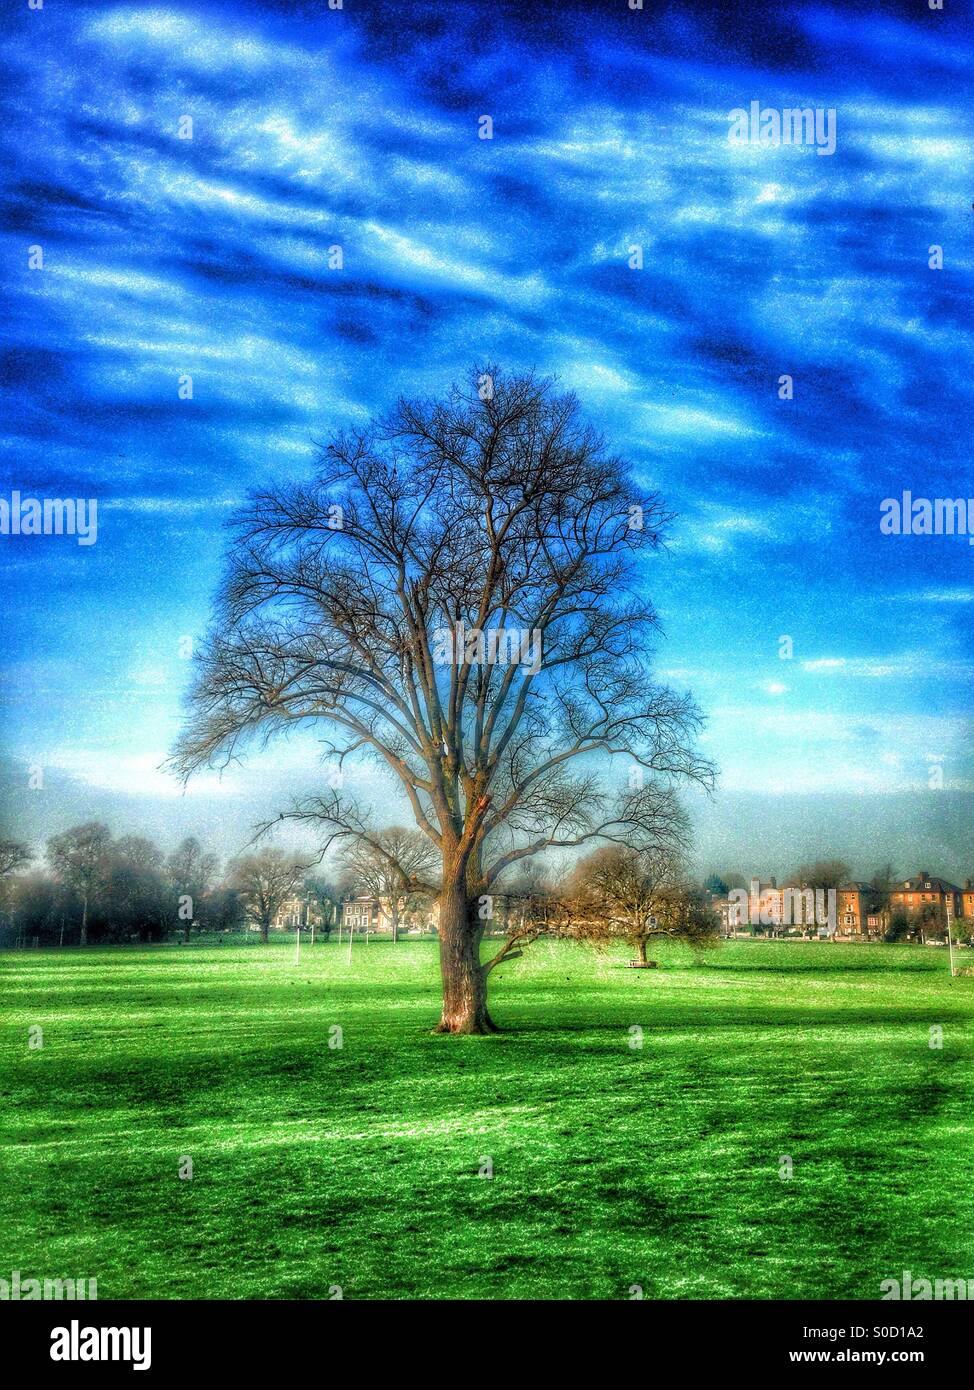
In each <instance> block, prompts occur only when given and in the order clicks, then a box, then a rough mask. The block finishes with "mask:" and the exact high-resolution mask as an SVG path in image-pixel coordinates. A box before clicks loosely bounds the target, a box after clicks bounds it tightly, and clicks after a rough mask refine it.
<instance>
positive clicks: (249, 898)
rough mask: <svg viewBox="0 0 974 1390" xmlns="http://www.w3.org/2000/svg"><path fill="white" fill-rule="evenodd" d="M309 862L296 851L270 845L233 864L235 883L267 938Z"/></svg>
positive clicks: (249, 913) (248, 910)
mask: <svg viewBox="0 0 974 1390" xmlns="http://www.w3.org/2000/svg"><path fill="white" fill-rule="evenodd" d="M306 868H307V865H306V864H304V863H302V861H301V860H300V859H299V858H298V857H297V856H296V855H294V854H286V853H285V852H284V850H281V849H275V848H273V847H268V848H265V849H262V850H260V851H259V852H258V853H257V854H245V855H243V856H242V857H241V858H240V859H237V860H235V861H234V863H233V864H232V865H231V866H230V877H231V882H232V884H233V886H234V887H235V888H236V889H237V891H238V892H239V894H240V896H241V898H242V899H243V902H244V906H245V907H246V910H247V916H248V917H249V918H250V920H251V921H252V922H256V924H257V926H259V927H260V935H261V940H262V941H267V939H268V936H269V934H270V927H271V922H272V921H273V920H274V918H275V917H276V916H277V914H278V912H279V911H280V910H281V907H282V906H283V905H284V903H285V902H286V901H287V899H288V898H289V897H290V896H291V894H292V893H293V892H294V890H295V888H297V886H298V884H299V883H300V882H301V879H302V876H303V875H304V872H305V869H306Z"/></svg>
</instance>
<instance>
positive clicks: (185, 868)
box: [166, 835, 218, 941]
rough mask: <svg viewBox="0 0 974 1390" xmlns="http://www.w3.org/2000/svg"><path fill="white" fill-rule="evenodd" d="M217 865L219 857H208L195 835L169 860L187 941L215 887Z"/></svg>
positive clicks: (168, 865)
mask: <svg viewBox="0 0 974 1390" xmlns="http://www.w3.org/2000/svg"><path fill="white" fill-rule="evenodd" d="M217 866H218V865H217V858H216V855H215V854H208V853H207V852H206V851H205V850H204V849H203V846H202V845H201V844H200V842H199V840H198V839H197V838H196V836H195V835H187V836H186V838H185V839H184V840H181V841H180V842H179V844H178V845H177V846H176V848H175V849H174V850H173V852H172V854H170V856H169V858H168V859H167V860H166V876H167V878H168V880H169V885H170V887H171V889H172V891H173V893H174V894H175V895H176V896H177V898H178V899H179V901H178V903H177V905H176V915H177V918H179V919H180V920H182V922H183V924H184V925H183V939H184V940H185V941H189V930H190V927H191V926H192V925H193V922H194V920H195V918H196V914H197V913H198V911H199V908H200V904H201V903H202V901H203V898H204V897H205V895H206V894H207V893H208V892H209V891H210V889H211V888H212V887H213V881H214V879H215V878H216V871H217Z"/></svg>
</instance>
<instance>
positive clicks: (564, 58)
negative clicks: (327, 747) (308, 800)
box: [0, 0, 974, 876]
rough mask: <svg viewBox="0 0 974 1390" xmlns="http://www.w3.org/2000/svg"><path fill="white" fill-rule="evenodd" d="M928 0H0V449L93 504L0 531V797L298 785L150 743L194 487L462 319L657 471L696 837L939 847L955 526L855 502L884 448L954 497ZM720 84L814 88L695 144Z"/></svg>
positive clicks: (737, 100) (195, 545)
mask: <svg viewBox="0 0 974 1390" xmlns="http://www.w3.org/2000/svg"><path fill="white" fill-rule="evenodd" d="M946 5H947V7H946V9H945V11H943V12H936V11H929V10H927V9H926V8H924V7H922V6H921V5H920V4H918V3H917V4H909V5H905V4H904V5H888V6H883V5H868V4H866V5H862V6H857V7H852V6H848V5H847V6H843V7H841V8H838V9H829V8H824V7H818V6H815V5H808V4H802V5H795V6H788V5H763V4H759V5H749V6H747V7H746V18H744V17H742V13H741V12H737V13H734V9H733V8H731V9H728V11H727V12H723V11H721V10H720V9H713V10H711V11H710V12H709V13H704V12H702V10H701V8H700V7H699V6H691V5H688V4H682V5H671V6H662V7H661V6H659V5H658V4H656V3H652V0H650V2H649V3H647V8H646V10H645V11H643V12H638V11H636V12H631V11H629V10H628V8H627V7H626V5H625V4H624V3H622V0H620V3H619V4H605V5H596V4H589V5H586V6H583V7H573V6H572V5H558V6H548V7H541V6H539V7H535V8H534V9H532V11H531V13H532V15H533V16H534V18H530V19H529V18H525V17H519V16H518V7H514V6H510V7H509V6H505V5H499V4H478V5H473V4H469V5H454V6H451V5H444V4H432V3H431V4H428V5H423V4H419V3H412V4H400V3H397V4H382V5H378V4H375V3H369V4H366V3H364V0H362V2H361V3H359V2H358V0H346V2H345V6H344V8H343V9H342V10H340V11H329V10H328V9H327V8H325V7H324V5H318V4H316V5H314V6H311V5H300V4H296V5H287V6H283V5H282V6H273V5H266V4H265V5H229V4H206V5H202V4H195V5H187V6H172V7H169V6H165V7H162V6H160V7H155V6H152V5H142V6H124V5H114V4H72V5H67V4H63V3H57V2H56V0H46V3H45V6H44V8H43V10H41V11H30V10H28V9H27V7H26V4H24V5H22V6H20V7H19V8H18V10H17V12H16V13H11V14H10V15H9V18H8V21H7V24H6V26H5V31H4V35H3V37H2V40H0V49H2V61H3V63H4V67H5V68H6V69H7V70H8V72H9V73H10V80H9V81H8V83H7V84H6V91H5V94H4V96H3V98H2V127H0V140H2V161H3V175H4V177H3V184H4V199H3V211H4V218H3V232H2V239H0V253H2V265H3V274H4V281H5V301H6V309H5V314H4V317H3V321H2V324H0V333H2V335H3V349H2V350H3V391H4V416H3V418H4V421H5V426H4V434H5V438H4V442H3V459H4V483H3V488H2V491H3V495H6V496H9V494H10V492H11V491H12V490H13V489H19V490H20V491H21V492H22V493H23V494H25V495H36V496H76V497H85V498H89V497H94V498H97V499H98V507H99V526H98V541H97V543H96V544H95V545H93V546H90V547H80V546H77V545H76V544H75V542H74V541H73V540H72V539H71V538H69V537H43V538H38V537H21V538H6V537H4V538H0V544H2V546H3V552H2V556H3V562H4V570H5V591H6V595H7V597H6V602H5V606H4V635H5V639H6V640H5V643H4V655H3V661H2V674H3V681H4V702H3V721H4V744H5V748H6V750H7V760H6V763H5V769H6V773H7V776H8V781H9V795H8V803H9V814H10V819H11V822H12V823H15V824H16V825H18V826H20V827H26V830H27V832H28V833H30V834H31V835H33V836H35V837H40V836H43V835H46V834H48V833H50V832H51V830H54V829H60V828H63V825H64V824H66V823H70V822H71V821H72V820H75V819H78V818H80V817H81V816H82V815H88V814H99V815H105V816H107V818H108V819H109V820H112V821H113V822H116V823H117V825H118V828H119V829H121V828H122V822H123V821H127V820H131V821H134V820H139V819H141V820H142V821H143V822H144V823H145V824H146V826H147V827H148V828H149V829H151V830H153V832H154V833H157V834H159V835H160V837H161V838H163V839H171V838H173V837H174V836H175V835H176V834H178V833H182V832H183V831H185V830H187V829H200V830H201V831H203V832H205V833H208V834H209V835H210V837H211V838H212V839H213V840H214V842H216V843H217V844H218V847H219V848H221V849H222V850H224V851H226V852H229V851H230V850H232V849H235V848H238V847H239V844H240V842H241V840H242V838H244V837H245V832H246V826H247V825H248V824H249V823H250V820H251V819H253V818H254V814H255V813H256V814H257V815H259V814H261V813H263V812H266V811H267V810H275V809H277V805H278V803H279V800H280V796H281V795H283V794H285V792H286V790H287V789H291V788H295V789H297V788H299V787H303V786H305V785H309V784H313V780H314V776H315V774H314V761H313V760H314V751H313V748H311V747H309V746H308V745H306V744H300V743H294V744H291V745H287V746H283V747H277V748H276V749H275V750H274V752H273V754H271V755H268V756H264V757H255V758H254V759H253V761H252V762H251V763H250V764H249V765H248V766H247V767H246V768H245V769H242V770H239V771H234V772H232V773H230V774H228V775H225V776H224V778H223V780H222V782H220V781H218V780H217V779H216V778H215V777H213V778H203V779H201V780H200V781H199V782H198V783H196V784H195V785H193V786H192V788H191V790H190V792H189V793H188V794H187V795H185V796H184V795H183V794H182V793H181V791H180V789H179V788H178V787H177V786H176V785H175V784H174V783H173V782H172V781H171V779H170V778H169V777H168V774H166V773H164V772H161V771H159V770H158V768H159V764H160V763H161V761H162V759H163V758H164V757H165V755H166V752H167V750H168V748H169V747H170V746H171V744H172V741H173V738H174V736H175V733H176V730H177V728H178V725H179V720H180V701H181V697H182V694H183V691H184V689H185V686H186V683H187V680H188V677H189V663H188V662H187V661H186V660H185V659H184V658H183V656H182V655H181V652H183V651H185V649H186V646H185V642H184V640H183V639H185V638H186V637H187V636H192V635H194V634H195V635H200V634H201V633H202V631H203V629H204V627H205V624H206V618H207V611H208V603H209V597H210V594H211V592H212V589H213V587H214V584H215V582H216V579H217V576H218V573H219V566H220V554H221V548H222V546H223V543H224V535H223V531H222V524H223V522H224V521H225V520H226V518H227V517H228V516H229V515H230V513H231V511H232V509H233V507H234V505H235V503H237V502H238V501H239V500H240V499H241V498H242V497H243V496H244V494H245V493H246V491H247V489H248V488H249V487H251V486H253V485H255V484H257V483H264V482H266V481H267V480H268V479H269V478H272V477H275V476H278V477H297V476H301V475H303V474H305V473H307V472H308V470H309V469H310V468H311V467H312V465H313V461H314V455H315V442H316V441H321V440H325V439H327V438H328V436H329V434H330V433H331V432H332V431H333V430H335V429H336V428H338V427H340V426H341V425H343V424H347V423H355V422H364V421H365V420H366V419H367V418H368V417H369V416H370V415H371V414H373V413H375V412H377V411H379V412H381V411H383V410H384V409H385V408H386V407H387V406H388V405H389V404H390V403H391V401H392V400H393V399H394V397H395V396H396V395H397V394H399V393H406V394H426V393H430V392H437V391H439V390H441V389H443V388H444V387H445V386H446V385H448V384H449V382H450V381H451V380H453V379H455V378H457V377H458V376H460V375H461V374H463V373H464V372H465V371H466V370H467V368H468V367H469V366H470V364H471V363H473V362H478V361H479V362H483V361H486V360H493V361H496V362H499V363H501V364H502V365H503V366H505V367H508V368H513V369H519V368H525V367H536V368H538V369H539V370H541V371H543V372H552V373H556V374H558V375H559V376H560V377H561V379H562V380H563V382H564V383H565V384H566V385H567V386H570V387H572V388H574V389H575V390H576V391H577V392H578V394H579V396H580V397H581V399H582V401H583V404H584V405H585V407H586V409H587V411H588V413H589V414H590V416H591V417H592V418H593V419H595V420H596V421H597V422H598V424H599V425H600V426H601V427H602V428H603V429H604V431H605V432H606V434H607V435H608V436H609V438H610V440H611V441H612V442H613V444H614V445H615V447H616V448H617V450H618V451H619V452H620V453H621V454H622V455H623V456H625V457H626V458H628V459H629V460H630V461H631V463H632V466H633V468H634V469H635V470H637V471H638V472H639V473H640V474H641V475H643V476H645V477H646V478H648V479H649V480H651V481H652V482H653V483H654V484H655V485H656V486H658V487H659V488H660V489H661V490H662V491H663V493H664V495H665V496H666V498H667V500H668V501H669V503H670V504H671V505H672V507H673V508H674V509H675V510H676V511H677V513H678V514H679V515H678V520H677V522H676V524H675V526H674V528H673V532H672V537H671V541H670V545H669V548H668V551H667V552H666V554H665V555H664V556H661V557H659V558H656V559H654V560H652V561H651V562H650V565H649V567H648V569H647V584H648V587H649V590H650V592H651V593H652V595H653V597H654V599H655V601H656V603H657V606H658V608H659V610H660V613H661V616H662V620H663V625H664V628H665V632H666V638H665V641H664V642H663V643H662V644H661V648H660V653H659V666H660V669H661V670H662V671H663V672H664V673H667V674H668V676H669V679H670V680H671V681H672V683H673V684H675V685H678V686H680V687H681V688H689V689H691V690H693V692H694V693H695V695H696V697H697V699H698V701H699V703H700V704H701V706H702V708H703V709H704V711H705V713H706V715H707V718H708V726H707V733H706V740H707V745H708V749H709V751H710V753H711V755H712V756H713V757H714V758H715V759H716V761H717V762H718V764H719V765H720V767H721V769H722V781H721V790H720V792H719V793H718V796H717V799H716V800H715V802H714V803H712V804H708V805H703V804H701V805H700V806H699V807H698V808H697V809H698V816H699V844H700V857H701V863H702V864H705V865H710V864H712V863H721V862H723V863H733V864H739V865H740V866H741V867H742V868H745V869H747V868H750V867H752V866H753V867H755V868H756V869H761V870H762V871H764V870H767V869H770V870H771V871H775V870H777V871H779V872H785V871H786V870H787V868H788V867H789V866H790V865H791V864H793V863H794V862H795V860H796V859H798V858H800V857H803V856H805V855H806V854H807V853H810V852H815V851H817V850H821V851H822V852H826V851H829V852H835V853H840V854H844V855H846V856H847V857H849V858H850V859H852V860H853V862H854V866H855V867H856V868H857V870H858V871H859V872H867V871H869V870H871V869H872V868H873V867H875V865H876V864H877V863H878V862H880V860H881V859H883V858H885V857H886V856H887V855H889V856H891V857H892V858H893V859H894V861H895V862H896V865H897V867H898V868H899V869H900V870H901V871H902V872H903V873H904V874H905V873H906V872H908V871H912V870H913V869H915V868H917V867H919V862H914V860H917V861H919V859H921V858H922V861H923V863H924V866H926V867H930V868H931V869H938V868H939V869H940V870H941V871H942V872H947V873H950V874H953V875H954V876H961V875H962V874H964V873H965V872H966V873H967V874H974V839H972V832H971V823H972V819H974V818H972V816H971V814H970V813H971V809H972V804H974V795H972V789H974V745H972V738H971V716H970V710H971V706H972V701H971V694H972V686H974V680H972V676H974V642H972V637H971V629H972V616H974V547H971V546H969V545H968V543H967V539H966V537H964V538H959V537H947V536H945V537H935V536H899V537H891V536H883V535H881V534H880V531H879V518H880V502H881V501H882V499H883V498H886V497H889V496H899V495H900V494H901V493H902V491H903V490H904V489H909V490H910V491H911V492H912V493H913V494H914V495H915V496H918V497H921V496H922V497H929V498H937V497H955V496H957V497H959V496H964V497H967V496H970V497H972V498H974V479H972V475H971V468H970V434H971V423H970V422H971V419H972V409H971V406H972V396H974V372H972V370H971V368H972V333H974V329H972V324H974V312H972V310H974V293H972V283H974V282H972V276H971V270H972V263H974V252H972V235H974V211H972V196H974V182H972V179H971V158H970V156H971V148H972V144H971V136H972V130H974V107H972V106H971V102H970V65H971V61H972V57H974V53H972V50H974V41H972V32H974V31H972V29H971V26H970V14H969V10H968V8H967V7H966V6H965V5H962V4H960V3H958V2H957V0H946ZM735 8H736V7H735ZM752 100H759V101H760V102H761V103H762V105H763V106H764V107H777V108H780V107H786V106H812V107H822V108H829V109H834V110H835V112H836V131H837V144H836V150H835V153H834V155H831V156H822V155H819V154H817V153H816V151H815V150H814V148H807V147H806V148H802V147H794V146H792V147H785V146H782V147H779V148H757V147H750V146H747V147H739V146H734V145H732V144H731V143H730V142H729V140H728V129H729V122H728V115H729V113H730V112H731V111H732V110H733V109H735V108H740V107H748V105H749V103H750V102H751V101H752ZM485 114H487V115H490V116H491V117H492V120H493V139H491V140H483V139H480V138H478V128H479V120H480V117H481V116H483V115H485ZM187 115H188V116H191V117H192V121H193V138H192V140H187V139H180V138H178V130H179V124H180V119H181V118H182V117H184V116H187ZM36 245H39V246H41V247H42V248H43V254H44V266H43V269H39V270H30V269H28V248H29V247H30V246H36ZM336 245H337V246H340V247H341V248H342V257H343V266H342V268H341V269H331V268H329V248H330V247H332V246H336ZM931 245H940V246H942V247H943V255H944V268H943V269H942V270H931V269H930V268H929V265H928V248H929V247H930V246H931ZM632 246H640V247H642V252H643V268H642V269H641V270H634V269H631V268H630V266H629V257H630V254H631V253H630V248H631V247H632ZM186 373H188V374H190V375H191V376H192V379H193V399H192V400H180V399H179V395H178V383H179V378H180V375H181V374H186ZM782 374H788V375H790V376H792V378H793V381H794V399H793V400H790V401H783V400H780V399H779V397H778V380H779V377H780V376H781V375H782ZM972 505H974V504H972ZM783 636H788V637H790V638H791V639H792V643H793V656H792V657H791V659H786V660H782V659H781V658H780V656H779V651H780V646H781V643H780V639H781V638H782V637H783ZM29 765H36V766H40V767H42V768H43V769H44V787H43V789H41V790H39V791H28V790H27V768H28V766H29ZM936 766H939V767H941V768H942V770H943V771H942V777H943V782H944V786H943V788H942V789H941V788H935V789H934V788H931V787H930V785H929V784H930V781H931V768H932V767H936ZM364 776H365V774H363V777H364ZM936 777H937V775H936V774H933V780H936ZM269 803H273V804H269ZM928 861H932V862H929V863H928Z"/></svg>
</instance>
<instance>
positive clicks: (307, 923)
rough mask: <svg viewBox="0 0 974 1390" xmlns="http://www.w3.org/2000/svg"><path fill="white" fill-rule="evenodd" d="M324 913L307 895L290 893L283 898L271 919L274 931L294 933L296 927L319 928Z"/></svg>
mask: <svg viewBox="0 0 974 1390" xmlns="http://www.w3.org/2000/svg"><path fill="white" fill-rule="evenodd" d="M324 920H325V917H324V913H323V912H322V910H321V906H320V904H319V903H317V902H316V901H315V899H314V898H313V897H312V896H311V894H309V893H292V894H291V896H290V897H289V898H285V899H284V901H283V902H282V903H281V905H280V907H279V908H278V909H277V912H276V913H275V915H274V916H273V918H272V919H271V927H272V928H273V929H274V930H275V931H294V929H295V928H296V927H320V926H322V925H323V924H324Z"/></svg>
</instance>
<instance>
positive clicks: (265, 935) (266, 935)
mask: <svg viewBox="0 0 974 1390" xmlns="http://www.w3.org/2000/svg"><path fill="white" fill-rule="evenodd" d="M270 931H271V924H270V922H269V920H268V919H267V918H266V917H265V918H264V920H263V921H262V922H261V924H260V939H261V941H263V942H267V941H268V940H269V939H270Z"/></svg>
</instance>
